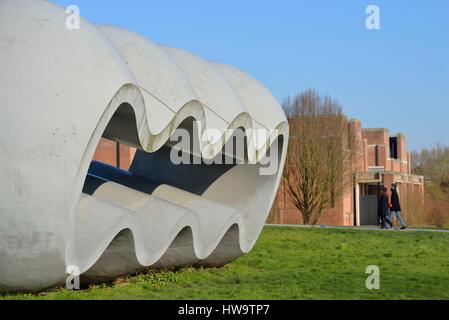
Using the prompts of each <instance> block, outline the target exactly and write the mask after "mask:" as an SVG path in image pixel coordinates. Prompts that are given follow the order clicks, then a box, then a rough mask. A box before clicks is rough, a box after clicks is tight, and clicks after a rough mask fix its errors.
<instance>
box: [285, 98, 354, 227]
mask: <svg viewBox="0 0 449 320" xmlns="http://www.w3.org/2000/svg"><path fill="white" fill-rule="evenodd" d="M283 107H284V110H285V112H286V115H287V117H288V119H289V124H290V141H289V148H288V152H287V160H286V165H285V169H284V178H283V183H284V184H285V187H286V188H285V189H286V190H287V192H288V193H289V195H290V196H291V199H292V200H293V203H294V205H295V206H296V208H298V210H299V211H300V213H301V215H302V218H303V223H305V224H316V223H318V220H319V219H320V217H321V215H322V213H323V211H324V209H326V208H328V207H331V206H333V204H334V202H335V201H336V200H337V199H338V198H339V197H341V196H342V195H343V194H344V192H345V190H348V189H347V188H348V187H349V186H351V185H352V183H353V174H352V172H353V163H354V162H353V161H354V155H355V152H354V151H355V146H354V145H355V140H354V137H353V134H352V133H351V132H350V130H349V129H348V120H347V118H346V116H344V114H343V113H342V109H341V107H340V105H339V104H338V103H337V102H336V101H335V100H333V99H332V98H330V97H321V96H320V95H319V94H318V93H316V92H315V91H314V90H307V91H305V92H303V93H301V94H299V95H297V96H296V97H295V98H294V99H293V100H291V99H290V98H287V99H286V100H285V102H284V104H283Z"/></svg>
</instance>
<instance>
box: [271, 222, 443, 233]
mask: <svg viewBox="0 0 449 320" xmlns="http://www.w3.org/2000/svg"><path fill="white" fill-rule="evenodd" d="M266 226H269V227H276V228H285V227H288V228H317V229H346V230H368V231H382V232H393V231H398V232H418V231H419V232H442V233H449V230H442V229H423V228H407V229H404V230H401V229H399V228H398V227H395V228H394V229H380V228H378V227H374V226H372V227H369V226H367V227H336V226H325V225H316V226H311V225H303V224H266Z"/></svg>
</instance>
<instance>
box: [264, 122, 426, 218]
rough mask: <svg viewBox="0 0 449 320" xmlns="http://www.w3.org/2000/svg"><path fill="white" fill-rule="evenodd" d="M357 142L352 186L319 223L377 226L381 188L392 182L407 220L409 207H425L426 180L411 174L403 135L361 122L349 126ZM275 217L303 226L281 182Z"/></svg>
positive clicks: (274, 212) (408, 154)
mask: <svg viewBox="0 0 449 320" xmlns="http://www.w3.org/2000/svg"><path fill="white" fill-rule="evenodd" d="M348 130H351V131H352V133H353V134H354V136H355V140H356V152H355V154H356V156H355V157H354V161H353V171H352V173H351V174H352V175H353V184H352V186H350V187H348V188H347V190H345V192H344V194H343V196H341V197H339V198H338V199H335V201H333V205H332V207H330V208H327V209H326V210H325V211H324V212H323V214H322V216H321V219H320V221H319V224H325V225H335V226H360V225H376V224H377V197H378V192H379V188H380V186H382V185H385V186H386V187H387V188H388V189H390V187H391V184H392V183H396V184H397V186H398V192H399V196H400V198H401V203H402V204H404V205H403V211H404V212H403V214H404V215H405V217H407V214H408V213H407V209H406V208H407V204H408V205H411V203H413V204H417V205H423V202H424V177H422V176H417V175H413V174H412V173H411V159H410V152H408V151H407V146H406V137H405V135H403V134H397V135H394V136H391V135H390V134H389V131H388V129H384V128H379V129H365V128H362V127H361V123H360V121H358V120H351V121H349V123H348ZM272 210H273V212H272V217H274V220H276V223H280V224H301V223H302V218H301V214H300V212H299V211H298V209H297V208H296V207H295V206H294V205H293V202H292V200H291V198H290V195H289V194H288V191H286V188H285V186H284V185H283V184H282V183H281V186H280V188H279V191H278V194H277V199H276V201H275V204H274V205H273V209H272Z"/></svg>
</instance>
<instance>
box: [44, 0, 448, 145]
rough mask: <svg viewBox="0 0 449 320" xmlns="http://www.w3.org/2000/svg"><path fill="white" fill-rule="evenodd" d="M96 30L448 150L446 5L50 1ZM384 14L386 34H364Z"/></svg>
mask: <svg viewBox="0 0 449 320" xmlns="http://www.w3.org/2000/svg"><path fill="white" fill-rule="evenodd" d="M52 2H54V3H58V4H60V5H63V6H67V5H69V4H76V5H78V6H79V7H80V11H81V15H82V16H83V17H85V18H87V19H88V20H90V21H91V22H95V23H105V24H111V25H118V26H122V27H125V28H127V29H130V30H132V31H135V32H138V33H140V34H143V35H145V36H147V37H148V38H150V39H152V40H153V41H155V42H157V43H161V44H168V45H172V46H176V47H179V48H183V49H187V50H189V51H192V52H194V53H197V54H199V55H200V56H202V57H204V58H206V59H209V60H215V61H221V62H224V63H227V64H231V65H234V66H236V67H238V68H240V69H242V70H244V71H246V72H248V73H249V74H251V75H253V76H254V77H255V78H257V79H259V80H260V81H261V82H262V83H264V84H265V85H266V86H267V87H268V88H269V89H270V90H271V91H272V92H273V94H274V95H275V96H276V97H277V98H278V99H279V100H280V101H282V100H283V98H284V97H286V96H287V95H294V94H295V93H297V92H299V91H301V90H304V89H307V88H314V89H316V90H318V91H319V92H320V93H323V94H329V95H332V96H333V97H335V98H336V99H337V100H338V101H339V102H340V103H341V104H342V106H343V109H344V112H345V113H346V114H347V115H348V116H349V117H351V118H358V119H360V120H361V121H362V125H363V126H364V127H386V128H389V129H390V132H391V133H392V134H393V133H397V132H402V133H405V134H406V135H407V136H408V144H409V148H410V149H420V148H422V147H430V146H433V145H435V144H436V143H442V144H445V145H449V1H448V0H428V1H424V0H422V1H412V0H395V1H392V0H388V1H387V0H382V1H375V0H371V1H363V0H313V1H312V0H308V1H305V0H291V1H289V0H259V1H252V0H247V1H244V0H239V1H238V0H215V1H213V0H189V1H170V0H166V1H151V0H126V1H125V0H124V1H109V0H69V1H67V0H52ZM370 4H375V5H377V6H378V7H379V8H380V19H381V20H380V21H381V29H380V30H376V31H370V30H367V29H366V28H365V19H366V17H367V15H366V14H365V8H366V7H367V6H368V5H370Z"/></svg>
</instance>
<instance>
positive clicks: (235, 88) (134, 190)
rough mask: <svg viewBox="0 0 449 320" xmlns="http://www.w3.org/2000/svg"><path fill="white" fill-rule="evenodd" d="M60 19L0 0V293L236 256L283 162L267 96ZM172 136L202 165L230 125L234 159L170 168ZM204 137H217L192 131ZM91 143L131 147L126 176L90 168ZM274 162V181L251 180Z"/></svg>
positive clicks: (180, 55)
mask: <svg viewBox="0 0 449 320" xmlns="http://www.w3.org/2000/svg"><path fill="white" fill-rule="evenodd" d="M66 18H67V15H66V13H65V10H64V9H63V8H60V7H58V6H56V5H54V4H51V3H48V2H46V1H41V0H0V53H1V56H0V91H1V94H0V133H1V134H0V148H1V152H0V291H1V292H9V291H34V290H41V289H44V288H48V287H51V286H54V285H57V284H62V283H65V281H66V278H67V271H70V272H72V271H71V270H75V271H74V273H75V274H76V272H77V271H76V270H78V271H79V273H80V274H82V276H81V278H82V279H85V280H86V281H107V280H110V279H113V278H114V277H116V276H118V275H122V274H128V273H132V272H135V271H137V270H139V269H141V268H143V267H146V266H154V267H162V266H183V265H204V266H219V265H223V264H225V263H227V262H229V261H232V260H233V259H236V258H238V257H240V256H241V255H243V254H244V253H246V252H248V251H249V250H250V249H251V248H252V247H253V245H254V244H255V242H256V240H257V237H258V236H259V234H260V232H261V230H262V227H263V225H264V223H265V220H266V217H267V215H268V212H269V210H270V207H271V205H272V203H273V200H274V197H275V194H276V190H277V187H278V184H279V180H280V176H281V171H282V167H283V164H284V159H285V151H286V144H287V140H288V124H287V121H286V118H285V115H284V113H283V111H282V109H281V107H280V106H279V104H278V102H277V101H276V99H275V98H273V96H272V95H271V94H270V93H269V92H268V90H267V89H266V88H265V87H263V86H262V85H261V84H260V83H259V82H257V81H256V80H254V79H253V78H251V77H250V76H248V75H246V74H244V73H242V72H240V71H238V70H236V69H234V68H232V67H229V66H226V65H223V64H219V63H212V62H209V61H206V60H203V59H201V58H199V57H197V56H195V55H193V54H191V53H188V52H185V51H182V50H179V49H174V48H169V47H161V46H158V45H156V44H154V43H152V42H151V41H149V40H148V39H145V38H143V37H141V36H139V35H136V34H133V33H131V32H128V31H125V30H121V29H118V28H114V27H109V26H94V25H92V24H90V23H89V22H88V21H86V20H83V19H81V23H80V28H79V30H70V29H68V28H66V24H65V22H66ZM178 128H184V129H185V130H187V131H188V132H189V133H191V134H192V135H193V137H192V139H194V140H195V141H196V143H197V145H198V152H197V153H195V152H194V151H192V154H193V157H198V158H200V157H201V156H202V158H203V160H206V159H207V160H210V159H215V158H216V157H219V156H221V154H222V152H223V150H224V149H223V147H224V146H225V145H226V144H227V143H228V142H229V141H230V139H231V138H233V137H234V133H235V132H237V131H238V129H242V128H243V130H244V131H242V130H240V132H244V136H245V142H246V143H245V155H244V158H245V159H244V160H245V161H246V162H245V163H244V164H232V165H227V164H223V165H221V164H212V165H208V164H205V163H203V162H201V164H200V165H195V164H180V165H176V164H173V163H172V162H171V161H170V154H171V151H173V150H177V149H172V148H176V146H175V145H174V144H173V143H172V142H171V141H170V137H172V135H173V133H174V132H175V130H176V129H178ZM209 129H215V132H218V133H219V135H220V138H219V139H216V140H214V141H212V140H210V141H204V139H202V135H201V134H196V135H195V134H194V132H199V133H204V132H207V131H208V130H209ZM230 129H231V130H230ZM255 129H262V131H263V130H265V132H266V133H267V135H266V136H265V137H263V138H260V135H259V133H258V134H254V132H256V130H255ZM272 129H275V130H272ZM259 131H260V130H259ZM259 131H257V132H259ZM102 136H104V137H107V138H109V139H113V140H115V141H118V142H121V143H126V144H127V145H131V146H134V147H136V148H137V149H138V150H139V151H138V152H137V154H136V157H135V160H134V162H133V164H132V166H131V169H130V170H129V172H128V171H126V172H125V171H122V170H119V169H117V168H112V167H109V166H107V165H104V164H101V163H95V162H92V161H91V160H92V157H93V154H94V151H95V149H96V146H97V144H98V142H99V140H100V138H101V137H102ZM262 136H263V135H262ZM274 146H276V149H274V148H275V147H274ZM274 151H276V152H277V151H280V157H279V159H278V160H277V161H278V166H277V170H276V171H275V172H274V174H268V175H264V174H261V168H262V167H263V166H264V165H263V161H264V159H267V157H268V154H270V153H271V152H274ZM225 156H229V155H227V154H226V153H225Z"/></svg>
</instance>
